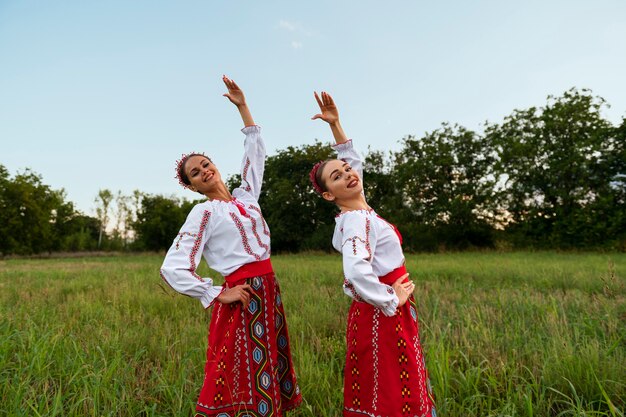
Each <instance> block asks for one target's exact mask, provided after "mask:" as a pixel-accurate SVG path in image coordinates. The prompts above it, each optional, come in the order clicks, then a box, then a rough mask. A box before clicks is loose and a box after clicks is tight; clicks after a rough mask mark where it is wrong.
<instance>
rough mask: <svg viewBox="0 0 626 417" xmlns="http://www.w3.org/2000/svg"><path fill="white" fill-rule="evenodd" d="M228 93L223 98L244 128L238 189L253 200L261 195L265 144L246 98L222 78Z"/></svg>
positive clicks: (237, 88)
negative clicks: (235, 112) (237, 114)
mask: <svg viewBox="0 0 626 417" xmlns="http://www.w3.org/2000/svg"><path fill="white" fill-rule="evenodd" d="M222 80H223V81H224V84H225V85H226V88H227V89H228V93H226V94H224V97H226V98H228V100H230V102H231V103H233V104H234V105H235V106H237V110H239V114H240V115H241V120H243V124H244V126H245V127H244V128H243V129H242V130H241V131H242V132H243V133H244V134H245V135H246V139H245V141H244V155H243V160H242V161H241V185H240V186H239V188H240V189H242V190H244V191H246V192H248V193H250V194H252V195H253V196H254V198H255V199H257V200H258V199H259V196H260V195H261V185H262V184H263V172H264V171H265V154H266V151H265V144H264V143H263V139H262V138H261V128H260V127H259V126H257V125H255V124H254V119H253V118H252V114H251V113H250V109H249V108H248V105H247V103H246V98H245V96H244V94H243V91H242V90H241V88H239V86H238V85H237V84H236V83H235V82H234V81H233V80H231V79H230V78H228V77H226V76H224V77H223V78H222Z"/></svg>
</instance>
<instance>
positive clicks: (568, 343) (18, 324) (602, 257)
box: [0, 252, 626, 417]
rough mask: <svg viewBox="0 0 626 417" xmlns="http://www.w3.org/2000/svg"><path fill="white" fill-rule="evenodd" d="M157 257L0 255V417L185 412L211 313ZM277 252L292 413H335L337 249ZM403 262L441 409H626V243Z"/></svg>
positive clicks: (609, 412) (338, 378) (574, 412)
mask: <svg viewBox="0 0 626 417" xmlns="http://www.w3.org/2000/svg"><path fill="white" fill-rule="evenodd" d="M161 261H162V257H161V256H158V255H135V256H111V257H86V258H66V259H41V260H4V261H0V416H189V415H192V412H193V409H194V402H195V399H196V397H197V394H198V392H199V390H200V386H201V383H202V379H203V367H204V356H205V349H206V335H207V325H208V323H209V318H210V317H209V315H208V314H207V313H206V312H205V311H204V310H203V309H202V307H201V305H200V303H199V302H198V301H196V300H193V299H190V298H187V297H183V296H180V295H178V294H175V293H173V292H172V291H171V290H170V289H166V288H164V286H163V285H162V284H161V279H160V278H159V275H158V268H159V266H160V263H161ZM273 263H274V267H275V269H276V274H277V277H278V279H279V282H280V285H281V289H282V292H283V299H284V302H285V308H286V313H287V320H288V324H289V330H290V335H291V342H292V349H293V355H294V361H295V366H296V371H297V373H298V377H299V383H300V387H301V389H302V391H303V395H304V399H305V402H304V404H303V406H302V407H301V408H300V409H298V410H297V411H295V412H293V413H291V414H289V415H290V416H315V417H320V416H328V417H331V416H340V415H341V403H342V393H341V389H342V368H343V363H344V354H345V347H344V330H345V322H346V313H347V310H348V306H349V302H350V301H349V299H348V297H346V296H344V295H343V293H342V291H341V283H342V274H341V261H340V257H339V255H325V254H306V255H284V256H275V257H274V258H273ZM407 263H408V267H409V271H410V272H411V277H412V279H413V280H414V281H415V283H416V290H415V294H416V298H417V302H418V307H419V314H420V317H419V320H420V330H421V338H422V343H423V345H424V349H425V353H426V362H427V366H428V368H429V372H430V375H431V381H432V383H433V387H434V391H435V398H436V401H437V411H438V414H439V415H440V416H459V417H469V416H480V417H486V416H527V417H534V416H623V415H624V410H625V407H626V254H601V253H590V254H585V253H577V254H574V253H550V252H539V253H530V252H524V253H522V252H517V253H456V254H433V255H424V254H422V255H408V257H407ZM200 272H201V274H203V275H204V276H207V275H210V274H211V272H210V271H209V270H208V268H206V265H203V266H202V269H201V271H200ZM217 281H218V282H219V281H220V279H218V280H217Z"/></svg>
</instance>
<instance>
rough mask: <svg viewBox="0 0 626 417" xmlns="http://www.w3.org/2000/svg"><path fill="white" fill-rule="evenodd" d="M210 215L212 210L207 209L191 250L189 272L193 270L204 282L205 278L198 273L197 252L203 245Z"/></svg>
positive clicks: (195, 275)
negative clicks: (203, 237)
mask: <svg viewBox="0 0 626 417" xmlns="http://www.w3.org/2000/svg"><path fill="white" fill-rule="evenodd" d="M210 217H211V212H210V211H208V210H205V211H204V214H203V215H202V221H201V222H200V229H199V230H198V233H197V234H196V240H195V241H194V242H193V247H192V248H191V252H190V253H189V272H191V275H193V276H194V277H195V278H196V279H198V280H200V281H202V282H204V280H203V279H202V278H201V277H200V275H198V274H196V254H197V253H198V250H199V249H200V245H202V236H203V235H204V229H205V228H206V225H207V223H208V222H209V218H210Z"/></svg>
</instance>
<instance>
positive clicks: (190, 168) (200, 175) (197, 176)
mask: <svg viewBox="0 0 626 417" xmlns="http://www.w3.org/2000/svg"><path fill="white" fill-rule="evenodd" d="M183 169H184V172H185V175H186V176H187V179H188V180H189V185H190V188H192V189H193V190H195V191H198V192H199V193H202V194H204V195H206V194H207V193H209V192H210V191H212V190H215V189H216V188H217V187H218V185H220V184H221V183H222V176H221V175H220V172H219V171H218V169H217V167H216V166H215V164H214V163H213V162H211V160H210V159H209V158H207V157H206V156H203V155H193V156H190V157H189V158H188V159H187V160H186V161H185V165H184V167H183Z"/></svg>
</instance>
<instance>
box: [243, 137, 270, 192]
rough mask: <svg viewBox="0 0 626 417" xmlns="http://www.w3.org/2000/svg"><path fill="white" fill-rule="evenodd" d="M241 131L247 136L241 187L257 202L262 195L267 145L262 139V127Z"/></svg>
mask: <svg viewBox="0 0 626 417" xmlns="http://www.w3.org/2000/svg"><path fill="white" fill-rule="evenodd" d="M241 131H242V132H243V133H244V134H245V135H246V139H245V141H244V155H243V161H242V162H241V186H240V187H239V188H241V189H243V190H244V191H247V192H249V193H250V194H252V195H253V196H254V198H255V199H256V200H258V199H259V196H260V195H261V185H262V184H263V171H264V170H265V143H263V139H262V138H261V127H260V126H246V127H244V128H243V129H241Z"/></svg>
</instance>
